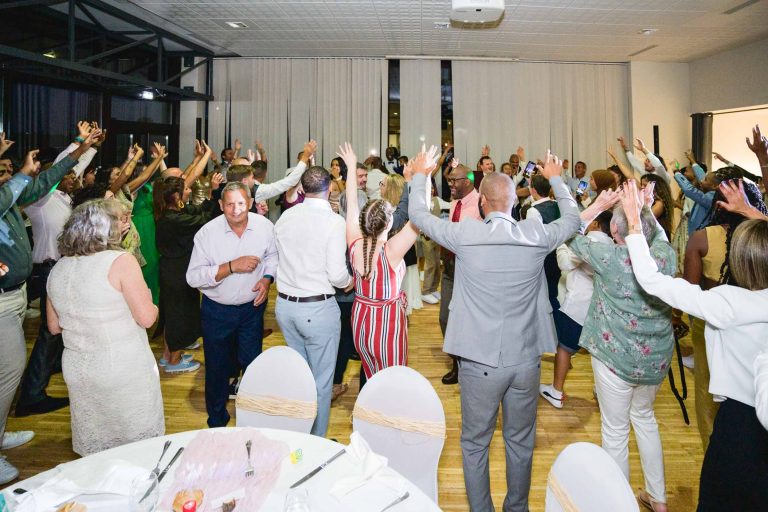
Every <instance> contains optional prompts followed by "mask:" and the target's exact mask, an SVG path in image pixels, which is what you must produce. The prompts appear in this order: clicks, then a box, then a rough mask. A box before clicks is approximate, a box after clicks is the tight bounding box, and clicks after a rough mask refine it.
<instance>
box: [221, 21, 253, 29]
mask: <svg viewBox="0 0 768 512" xmlns="http://www.w3.org/2000/svg"><path fill="white" fill-rule="evenodd" d="M225 23H226V24H227V25H228V26H230V27H232V28H248V25H246V24H245V23H243V22H242V21H226V22H225Z"/></svg>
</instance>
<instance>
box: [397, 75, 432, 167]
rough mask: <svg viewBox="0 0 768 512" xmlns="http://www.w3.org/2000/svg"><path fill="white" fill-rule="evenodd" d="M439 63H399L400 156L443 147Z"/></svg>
mask: <svg viewBox="0 0 768 512" xmlns="http://www.w3.org/2000/svg"><path fill="white" fill-rule="evenodd" d="M440 140H441V133H440V61H439V60H401V61H400V153H401V154H403V155H407V156H409V157H411V158H413V157H414V156H416V153H418V152H419V151H420V150H421V145H422V143H425V144H426V145H427V146H429V145H430V144H435V145H437V146H439V145H440Z"/></svg>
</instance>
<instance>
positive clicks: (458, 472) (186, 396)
mask: <svg viewBox="0 0 768 512" xmlns="http://www.w3.org/2000/svg"><path fill="white" fill-rule="evenodd" d="M275 295H276V294H275V287H274V286H273V287H272V293H271V297H270V304H269V307H268V313H267V317H266V321H265V323H266V326H267V327H271V328H273V329H274V330H275V332H274V334H272V335H271V336H269V337H268V338H266V339H265V341H264V347H265V348H268V347H271V346H275V345H282V344H284V341H283V337H282V335H281V334H280V332H279V330H278V327H277V322H276V321H275V317H274V304H275ZM438 309H439V306H438V305H434V306H429V305H425V307H424V308H423V309H421V310H418V311H415V312H414V314H413V315H412V316H411V317H410V324H409V338H410V341H409V353H408V364H409V366H411V367H413V368H414V369H416V370H418V371H419V372H420V373H422V374H423V375H424V376H426V377H427V378H428V379H429V380H430V382H432V385H433V386H434V387H435V389H436V390H437V393H438V395H439V396H440V399H441V400H442V402H443V406H444V407H445V417H446V423H447V432H448V438H447V439H446V442H445V447H444V449H443V454H442V459H441V461H440V470H439V489H440V500H439V504H440V506H441V507H442V508H443V509H444V510H448V511H463V510H468V509H469V507H468V505H467V501H466V494H465V491H464V479H463V471H462V466H461V449H460V446H459V434H460V431H461V405H460V400H459V387H458V386H457V385H456V386H445V385H443V384H442V383H441V382H440V377H441V376H442V375H443V374H444V373H445V372H446V371H447V370H448V367H449V358H448V356H446V355H445V354H444V353H443V352H442V336H441V334H440V327H439V325H438V321H437V317H438ZM38 325H39V321H38V320H28V321H27V322H26V323H25V330H26V335H27V342H28V343H27V347H28V349H30V350H31V348H32V343H33V341H34V339H35V336H36V334H37V327H38ZM157 341H158V340H155V342H152V349H153V351H154V352H155V355H156V356H157V357H160V355H161V354H162V346H161V344H160V343H157ZM684 345H689V343H688V340H684ZM194 354H195V357H196V358H197V359H201V360H202V359H203V351H202V348H201V349H199V350H195V351H194ZM552 368H553V356H551V355H548V356H545V358H544V361H543V363H542V380H543V381H545V382H551V380H552ZM675 370H676V371H677V365H676V364H675ZM359 373H360V363H358V362H357V361H350V364H349V367H348V368H347V373H346V374H345V376H344V381H345V382H347V383H348V384H349V390H348V391H347V393H346V394H344V395H342V396H341V397H340V398H339V399H338V400H337V401H336V402H334V404H333V406H332V408H331V420H330V426H329V429H328V437H331V438H334V439H337V440H338V441H339V442H342V443H347V442H349V435H350V433H351V431H352V421H351V415H352V408H353V406H354V403H355V398H356V397H357V390H358V376H359ZM160 375H161V384H162V391H163V400H164V403H165V418H166V431H167V433H173V432H180V431H185V430H191V429H199V428H204V427H205V426H206V423H205V421H206V413H205V398H204V393H203V385H204V384H203V381H204V372H203V370H202V369H201V370H200V371H199V372H197V373H191V374H182V375H175V376H168V375H165V374H163V373H162V372H161V373H160ZM686 378H687V379H688V384H689V385H688V393H689V395H688V399H687V400H686V404H687V406H688V412H689V416H690V419H691V424H690V425H686V424H685V422H684V421H683V416H682V413H681V410H680V407H679V405H678V403H677V401H676V399H675V397H674V396H673V394H672V391H671V390H670V387H669V381H666V382H665V383H664V385H663V386H662V388H661V390H660V392H659V396H658V398H657V400H656V417H657V419H658V421H659V428H660V430H661V438H662V442H663V445H664V462H665V470H666V478H667V496H668V500H667V501H668V504H669V508H670V510H675V511H681V512H682V511H691V510H695V508H696V507H695V505H696V501H697V496H698V487H699V472H700V470H701V462H702V458H703V452H702V446H701V440H700V438H699V433H698V430H697V429H696V414H695V410H694V405H693V398H694V397H693V391H694V390H693V373H692V372H691V371H690V370H686ZM592 386H593V380H592V369H591V366H590V361H589V356H587V355H583V354H579V355H577V356H576V357H574V358H573V370H571V372H570V374H569V376H568V381H567V383H566V391H567V393H568V401H567V402H566V405H565V407H564V408H563V409H561V410H556V409H555V408H553V407H552V406H550V405H549V404H548V403H547V402H545V401H544V400H543V399H540V400H539V414H538V430H537V436H536V450H535V453H534V459H533V476H532V483H531V495H530V509H531V511H542V510H544V496H545V492H546V485H547V474H548V472H549V468H550V466H551V465H552V462H553V461H554V460H555V458H556V457H557V455H558V453H560V451H561V450H562V449H563V448H565V446H567V445H568V444H570V443H573V442H576V441H590V442H593V443H597V444H599V443H600V412H599V410H598V407H597V402H596V401H595V399H594V398H593V395H592ZM678 387H679V379H678ZM48 391H49V394H51V395H53V396H63V395H64V394H66V387H65V385H64V381H63V379H62V376H61V374H57V375H54V377H53V379H52V380H51V385H50V386H49V388H48ZM104 399H105V400H108V399H109V397H104ZM229 406H230V414H232V416H233V420H232V422H231V423H230V424H231V425H232V426H234V423H235V422H234V401H230V402H229ZM7 429H8V430H24V429H30V430H34V431H35V432H36V434H37V435H36V437H35V439H34V440H33V441H32V442H31V443H29V444H27V445H25V446H23V447H20V448H16V449H13V450H9V451H6V452H4V455H7V457H8V460H9V462H11V463H12V464H14V465H16V467H18V468H19V469H20V471H21V478H28V477H30V476H32V475H34V474H36V473H38V472H40V471H43V470H46V469H50V468H52V467H54V466H55V465H57V464H59V463H61V462H65V461H68V460H72V459H74V458H76V457H77V455H76V454H75V453H74V452H72V439H71V433H70V425H69V408H66V409H63V410H61V411H57V412H54V413H51V414H47V415H43V416H30V417H27V418H15V417H13V416H11V417H9V419H8V425H7ZM585 463H586V464H589V461H585ZM490 465H491V490H492V493H493V501H494V503H495V505H496V508H497V510H501V505H502V502H503V500H504V494H505V492H506V482H505V472H504V444H503V440H502V437H501V424H500V423H499V425H498V426H497V431H496V434H495V435H494V439H493V442H492V444H491V456H490ZM630 466H631V473H632V475H631V479H632V487H633V488H634V489H635V490H637V489H638V488H641V487H642V485H643V478H642V473H641V471H640V457H639V455H638V452H637V445H636V444H635V441H634V436H633V435H632V436H630ZM596 485H598V486H599V483H597V482H596Z"/></svg>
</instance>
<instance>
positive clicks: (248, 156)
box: [245, 148, 256, 164]
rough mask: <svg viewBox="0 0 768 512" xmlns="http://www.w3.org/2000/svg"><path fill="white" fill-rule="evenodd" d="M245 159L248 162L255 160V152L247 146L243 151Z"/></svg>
mask: <svg viewBox="0 0 768 512" xmlns="http://www.w3.org/2000/svg"><path fill="white" fill-rule="evenodd" d="M245 159H246V160H248V164H252V163H253V162H255V161H256V153H254V152H253V150H252V149H250V148H248V151H246V152H245Z"/></svg>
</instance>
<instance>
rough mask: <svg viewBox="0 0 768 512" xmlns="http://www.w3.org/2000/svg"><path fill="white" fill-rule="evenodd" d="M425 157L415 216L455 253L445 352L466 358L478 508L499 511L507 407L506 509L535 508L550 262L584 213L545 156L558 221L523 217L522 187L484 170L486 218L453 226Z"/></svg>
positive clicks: (463, 378) (467, 472) (470, 465)
mask: <svg viewBox="0 0 768 512" xmlns="http://www.w3.org/2000/svg"><path fill="white" fill-rule="evenodd" d="M421 162H424V159H417V162H416V165H415V166H414V172H415V173H418V174H415V175H414V178H413V180H412V183H411V198H410V207H409V216H410V219H411V222H413V223H414V224H415V225H416V226H417V227H418V228H419V229H421V231H422V232H423V233H424V234H425V235H426V236H428V237H430V238H431V239H433V240H435V241H436V242H437V243H438V244H440V245H441V246H443V247H445V248H446V249H448V250H449V251H451V252H453V253H454V254H456V274H455V278H454V279H455V281H454V288H453V298H452V300H451V315H450V317H449V319H448V328H447V331H446V334H445V345H444V347H443V350H444V351H445V352H447V353H449V354H452V355H455V356H457V357H458V358H459V385H460V386H461V451H462V455H463V466H464V484H465V486H466V489H467V497H468V498H469V505H470V508H471V510H473V511H477V512H487V511H492V510H494V507H493V502H492V501H491V490H490V479H489V474H488V450H489V446H490V444H491V438H492V437H493V432H494V430H495V428H496V416H497V414H498V409H499V403H501V405H502V415H503V416H502V421H503V422H502V426H503V435H504V443H505V446H506V461H507V496H506V498H505V500H504V511H505V512H512V511H515V512H517V511H521V512H523V511H527V510H528V491H529V489H530V485H531V463H532V458H533V446H534V441H535V439H536V404H537V398H538V389H539V380H540V378H539V375H540V366H541V364H540V363H541V355H542V354H543V353H544V352H554V351H555V349H556V342H557V336H556V334H555V327H554V323H553V321H552V307H551V305H550V303H549V299H548V297H547V283H546V280H545V277H544V271H543V267H544V258H545V257H546V256H547V254H548V253H549V252H551V251H553V250H555V248H556V247H557V246H559V245H560V244H562V243H563V242H565V241H566V240H568V239H569V238H570V237H571V236H573V235H574V234H575V233H576V232H577V231H578V229H579V210H578V208H577V207H576V202H575V201H574V200H573V198H572V197H571V195H570V193H569V191H568V186H567V185H566V184H565V183H564V182H563V179H562V177H561V173H562V165H561V164H560V161H559V160H558V159H557V157H554V156H552V155H549V154H548V155H547V162H546V164H545V165H544V169H543V170H542V172H541V174H542V175H543V176H544V177H546V178H547V179H548V180H549V181H550V183H551V184H552V188H553V190H554V191H555V197H556V199H557V203H558V206H559V207H560V213H561V217H560V219H558V220H556V221H554V222H552V223H550V224H547V225H544V224H542V223H541V222H538V221H535V220H529V221H522V222H517V221H515V220H514V219H513V218H512V217H511V216H510V215H509V213H510V212H511V211H512V206H513V204H514V197H515V185H514V183H513V182H512V180H511V179H510V178H509V177H508V176H506V175H504V174H501V173H491V174H488V175H486V176H485V178H484V179H483V182H482V183H481V185H480V206H481V211H482V212H485V221H484V222H480V221H474V220H467V221H465V222H458V223H456V222H453V223H451V222H447V221H444V220H441V219H438V218H437V217H435V216H433V215H431V214H430V213H429V209H428V207H427V192H428V190H427V189H428V188H429V185H428V184H429V179H428V178H427V176H426V174H425V173H427V172H428V171H429V169H428V168H427V169H425V168H424V167H428V166H429V163H426V164H424V165H419V164H420V163H421Z"/></svg>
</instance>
